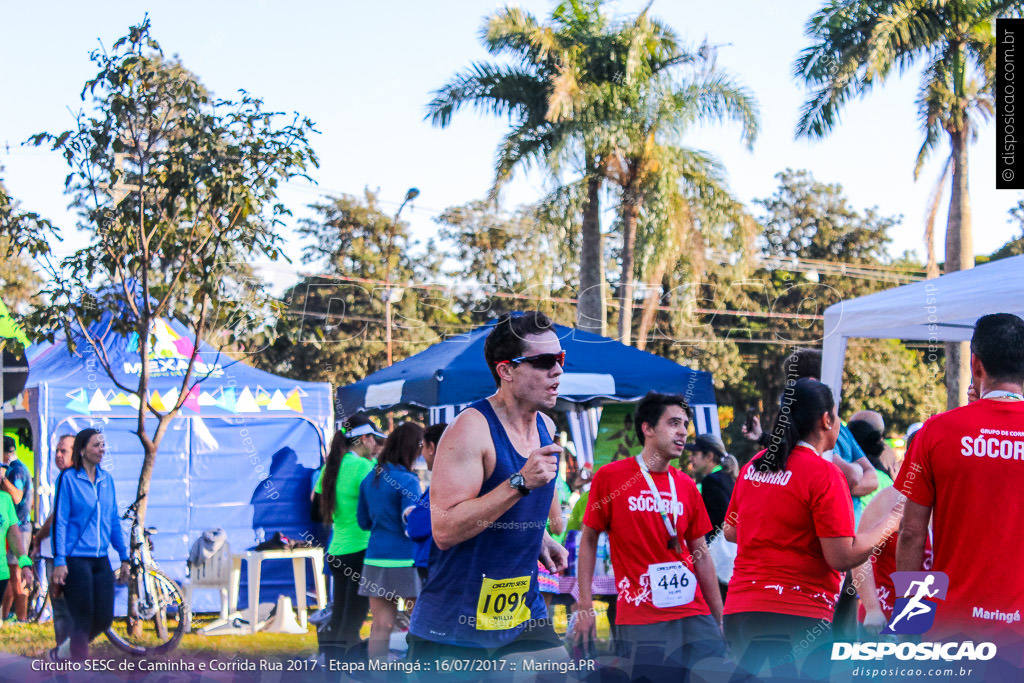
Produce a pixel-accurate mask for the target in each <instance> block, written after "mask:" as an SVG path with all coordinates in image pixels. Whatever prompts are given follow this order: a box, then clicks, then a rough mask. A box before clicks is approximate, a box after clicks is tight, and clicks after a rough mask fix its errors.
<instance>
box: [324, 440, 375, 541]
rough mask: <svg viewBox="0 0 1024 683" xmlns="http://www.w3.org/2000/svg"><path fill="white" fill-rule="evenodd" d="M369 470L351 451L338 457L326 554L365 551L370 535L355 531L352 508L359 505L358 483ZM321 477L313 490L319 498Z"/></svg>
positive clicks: (364, 462)
mask: <svg viewBox="0 0 1024 683" xmlns="http://www.w3.org/2000/svg"><path fill="white" fill-rule="evenodd" d="M324 469H326V467H325V468H324ZM371 471H373V462H372V461H370V460H367V459H366V458H361V457H359V456H358V455H356V454H355V453H352V452H351V451H349V452H348V453H346V454H345V455H343V456H341V466H340V467H339V468H338V481H337V483H336V484H335V485H334V491H335V503H334V515H333V518H332V521H333V523H334V524H333V527H332V529H333V530H332V533H331V543H330V545H328V546H327V552H328V553H329V554H331V555H335V556H337V555H348V554H350V553H358V552H359V551H361V550H366V546H367V544H368V543H369V541H370V532H369V531H363V530H362V529H360V528H359V524H358V523H356V509H357V507H358V505H359V484H360V483H362V481H363V479H364V478H365V477H366V475H367V474H369V473H370V472H371ZM323 478H324V472H323V470H320V477H319V478H317V480H316V488H314V489H313V490H314V491H316V492H317V493H319V494H321V495H322V494H323V489H322V488H321V485H320V482H321V481H322V480H323Z"/></svg>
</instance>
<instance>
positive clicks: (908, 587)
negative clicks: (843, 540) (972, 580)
mask: <svg viewBox="0 0 1024 683" xmlns="http://www.w3.org/2000/svg"><path fill="white" fill-rule="evenodd" d="M892 582H893V585H894V586H895V588H896V595H902V596H903V597H902V598H896V604H895V606H894V607H893V610H892V615H893V618H892V621H890V622H889V625H888V626H886V627H885V629H884V630H883V631H882V633H886V634H893V633H899V634H920V633H924V632H925V631H927V630H928V629H930V628H931V627H932V624H934V623H935V609H936V608H937V607H938V602H937V601H938V600H944V599H945V598H946V591H948V590H949V577H948V576H946V574H944V573H943V572H893V573H892Z"/></svg>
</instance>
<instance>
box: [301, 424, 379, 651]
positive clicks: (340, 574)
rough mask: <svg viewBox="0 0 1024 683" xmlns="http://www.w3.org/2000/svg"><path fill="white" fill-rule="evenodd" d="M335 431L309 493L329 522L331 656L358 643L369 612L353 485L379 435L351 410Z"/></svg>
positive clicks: (369, 464) (369, 466)
mask: <svg viewBox="0 0 1024 683" xmlns="http://www.w3.org/2000/svg"><path fill="white" fill-rule="evenodd" d="M343 427H344V429H341V430H339V431H338V432H336V433H335V435H334V439H333V440H332V441H331V449H330V452H329V453H328V455H327V462H326V463H325V464H324V467H323V470H322V472H321V473H320V478H319V479H318V480H317V482H316V487H315V489H314V491H315V492H316V493H318V494H320V506H321V510H322V513H323V518H324V520H330V521H331V525H332V528H331V542H330V544H329V545H328V546H327V558H326V563H327V566H328V567H329V568H330V571H331V575H332V576H333V577H334V587H333V588H334V600H333V606H332V615H331V629H330V630H331V633H332V634H333V648H334V649H335V652H334V653H333V654H334V655H335V656H340V655H344V654H346V653H349V652H351V651H352V649H353V648H354V647H355V646H356V645H358V644H359V629H360V627H361V626H362V625H363V622H364V621H366V617H367V615H368V614H369V611H370V601H369V599H368V598H366V597H365V596H362V595H359V593H358V591H359V580H360V578H361V577H362V575H363V560H364V559H365V557H366V546H367V544H368V542H369V540H370V532H369V531H364V530H363V529H360V528H359V524H358V522H357V521H356V510H357V507H358V504H359V484H360V483H361V482H362V481H363V479H364V478H365V477H366V475H367V474H369V473H370V472H371V471H372V470H373V460H372V459H371V456H372V453H373V452H374V451H375V450H376V442H375V438H383V437H384V435H383V434H381V433H380V432H379V431H378V430H377V428H376V427H374V426H373V423H372V422H370V420H369V418H367V417H366V416H364V415H361V414H356V415H353V416H352V417H351V418H349V419H348V421H346V422H345V423H344V425H343Z"/></svg>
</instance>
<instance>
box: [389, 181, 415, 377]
mask: <svg viewBox="0 0 1024 683" xmlns="http://www.w3.org/2000/svg"><path fill="white" fill-rule="evenodd" d="M419 194H420V191H419V190H418V189H416V188H415V187H410V188H409V190H408V192H406V193H405V199H403V200H402V203H401V205H399V207H398V211H396V212H395V217H394V219H393V220H392V221H391V230H390V231H389V232H388V246H387V253H386V254H385V257H384V344H385V346H387V352H388V367H391V363H392V358H393V356H392V353H391V303H392V300H393V299H394V298H395V295H394V293H395V290H393V289H392V288H391V251H392V249H393V248H394V243H395V230H397V229H398V217H399V216H400V215H402V209H404V208H405V205H406V204H408V203H409V202H411V201H412V200H414V199H416V197H418V196H419Z"/></svg>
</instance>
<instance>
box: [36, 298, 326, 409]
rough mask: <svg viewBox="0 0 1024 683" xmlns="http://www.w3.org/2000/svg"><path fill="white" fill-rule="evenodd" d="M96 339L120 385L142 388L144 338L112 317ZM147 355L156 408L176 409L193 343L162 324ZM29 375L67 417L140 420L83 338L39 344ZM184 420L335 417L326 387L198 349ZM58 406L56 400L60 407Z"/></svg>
mask: <svg viewBox="0 0 1024 683" xmlns="http://www.w3.org/2000/svg"><path fill="white" fill-rule="evenodd" d="M89 332H90V335H91V336H92V337H93V338H94V339H97V340H99V344H100V346H101V348H102V349H103V354H104V355H105V357H106V360H107V362H108V363H109V365H110V367H111V370H112V373H113V375H114V378H115V379H116V380H117V381H118V382H119V383H120V384H121V385H122V386H124V387H127V388H128V389H135V388H136V387H137V386H138V382H139V374H140V372H141V369H142V362H141V359H140V358H139V339H138V335H136V334H130V335H127V336H125V335H122V334H119V333H117V332H115V331H113V330H112V329H111V325H110V324H109V317H104V319H103V320H101V321H99V322H96V323H93V324H92V325H91V326H90V328H89ZM150 338H151V343H150V349H149V359H148V365H149V372H150V380H149V390H150V396H151V403H153V404H154V405H155V407H157V408H158V409H160V408H161V406H162V407H163V408H170V407H171V406H172V405H173V403H174V401H175V400H176V399H177V397H178V395H179V392H180V391H181V384H182V379H183V377H184V375H185V372H186V370H187V368H188V362H189V358H190V357H191V355H192V350H193V348H194V341H195V337H194V335H193V334H192V332H191V331H190V330H189V329H188V328H187V327H186V326H185V325H183V324H182V323H180V322H179V321H177V320H174V319H164V318H159V319H157V320H156V321H155V323H154V325H153V331H152V333H151V337H150ZM27 356H28V360H29V365H30V367H31V370H32V372H31V376H30V379H29V383H28V386H29V387H30V388H31V387H32V386H36V385H38V384H40V383H43V382H45V383H46V384H47V385H48V386H49V387H50V392H51V396H53V397H54V398H56V395H55V394H54V392H57V393H58V394H60V396H61V398H62V399H66V401H65V402H64V406H62V407H63V408H64V409H65V410H66V411H67V412H70V413H72V414H79V415H95V416H97V417H102V416H111V417H112V416H117V415H128V416H130V415H137V414H138V413H137V411H138V404H137V403H136V401H137V399H136V397H135V396H134V395H133V394H131V393H130V392H126V391H124V390H123V389H120V388H119V387H117V386H116V385H115V384H114V383H113V382H112V381H111V380H110V378H109V377H108V376H107V373H106V371H105V370H104V367H103V364H102V363H101V362H100V358H99V357H98V355H97V352H96V351H95V350H94V349H93V348H92V346H91V345H90V344H89V342H88V341H87V340H86V339H85V337H84V335H82V334H81V332H78V333H77V334H76V339H75V351H74V352H71V351H69V350H68V348H67V344H66V343H65V340H64V335H63V334H58V335H57V337H56V338H55V340H54V342H53V343H43V344H36V345H34V346H32V347H30V348H29V350H28V352H27ZM190 385H191V391H190V392H189V394H190V395H189V396H188V398H187V399H186V401H185V403H184V405H183V406H182V407H183V409H184V411H185V412H184V415H190V414H202V415H204V416H231V415H254V414H268V413H269V414H279V415H280V414H300V415H303V414H308V415H309V416H310V417H311V419H313V420H314V421H316V422H319V421H321V420H322V419H323V418H324V417H325V416H329V415H330V414H331V406H330V390H329V388H328V387H327V385H325V384H322V383H314V382H301V381H298V380H291V379H287V378H284V377H278V376H276V375H273V374H271V373H269V372H265V371H263V370H258V369H256V368H253V367H250V366H248V365H245V364H244V363H242V362H241V361H239V360H235V359H234V358H232V357H230V356H228V355H227V354H226V353H222V352H219V351H218V350H217V349H215V348H213V347H212V346H210V345H209V344H207V343H206V342H200V345H199V353H198V354H197V356H196V363H195V366H194V369H193V376H192V380H191V382H190ZM56 402H57V401H55V403H56Z"/></svg>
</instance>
